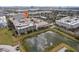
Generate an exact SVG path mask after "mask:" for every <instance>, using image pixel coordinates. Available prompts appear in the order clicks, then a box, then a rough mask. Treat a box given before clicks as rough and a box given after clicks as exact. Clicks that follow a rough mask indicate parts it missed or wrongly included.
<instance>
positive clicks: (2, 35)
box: [0, 29, 15, 45]
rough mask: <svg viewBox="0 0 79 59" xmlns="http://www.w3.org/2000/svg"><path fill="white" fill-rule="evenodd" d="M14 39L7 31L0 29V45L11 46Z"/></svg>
mask: <svg viewBox="0 0 79 59" xmlns="http://www.w3.org/2000/svg"><path fill="white" fill-rule="evenodd" d="M14 40H15V38H14V37H13V36H12V32H11V31H9V30H8V29H0V44H7V45H13V44H14Z"/></svg>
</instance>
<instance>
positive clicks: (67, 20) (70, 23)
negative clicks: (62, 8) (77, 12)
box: [56, 16, 79, 29]
mask: <svg viewBox="0 0 79 59" xmlns="http://www.w3.org/2000/svg"><path fill="white" fill-rule="evenodd" d="M56 24H57V25H58V26H62V27H65V28H66V29H76V28H78V27H79V17H70V16H68V17H64V18H62V19H60V20H56Z"/></svg>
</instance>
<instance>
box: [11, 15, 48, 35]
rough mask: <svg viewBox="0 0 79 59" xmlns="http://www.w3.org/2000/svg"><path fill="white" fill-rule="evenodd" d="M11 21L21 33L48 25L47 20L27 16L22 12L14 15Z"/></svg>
mask: <svg viewBox="0 0 79 59" xmlns="http://www.w3.org/2000/svg"><path fill="white" fill-rule="evenodd" d="M10 21H11V23H12V24H13V26H14V28H15V30H16V31H17V33H18V34H19V35H20V34H21V33H27V32H28V31H33V30H38V29H39V28H41V27H46V26H48V23H47V22H44V21H42V20H39V19H36V18H25V17H23V15H22V14H19V15H15V16H13V17H12V18H10Z"/></svg>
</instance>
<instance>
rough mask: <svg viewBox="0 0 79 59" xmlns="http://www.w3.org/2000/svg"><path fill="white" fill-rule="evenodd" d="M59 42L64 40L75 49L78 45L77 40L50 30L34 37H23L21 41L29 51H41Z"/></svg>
mask: <svg viewBox="0 0 79 59" xmlns="http://www.w3.org/2000/svg"><path fill="white" fill-rule="evenodd" d="M61 42H64V43H66V44H68V45H70V46H71V47H73V48H76V49H77V46H78V45H79V42H77V41H75V40H72V39H67V38H66V37H63V36H61V35H59V34H57V33H55V32H52V31H47V32H45V33H41V34H39V35H37V36H35V37H31V38H28V39H25V40H24V41H23V45H24V47H25V48H26V50H28V51H30V52H42V51H45V49H46V48H49V47H51V46H56V45H57V44H59V43H61ZM77 50H78V49H77Z"/></svg>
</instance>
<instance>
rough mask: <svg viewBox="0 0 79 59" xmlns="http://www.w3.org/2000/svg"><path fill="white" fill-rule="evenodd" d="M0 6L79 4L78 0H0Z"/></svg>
mask: <svg viewBox="0 0 79 59" xmlns="http://www.w3.org/2000/svg"><path fill="white" fill-rule="evenodd" d="M0 6H79V1H78V0H0Z"/></svg>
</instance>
